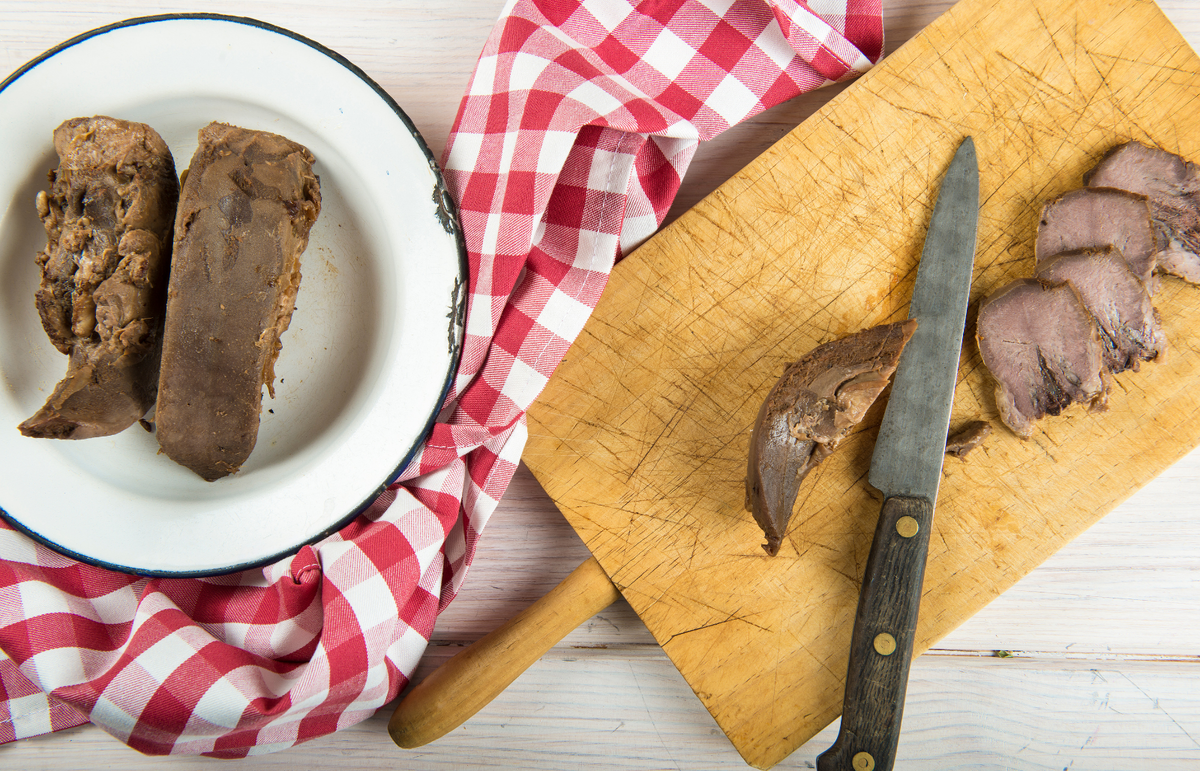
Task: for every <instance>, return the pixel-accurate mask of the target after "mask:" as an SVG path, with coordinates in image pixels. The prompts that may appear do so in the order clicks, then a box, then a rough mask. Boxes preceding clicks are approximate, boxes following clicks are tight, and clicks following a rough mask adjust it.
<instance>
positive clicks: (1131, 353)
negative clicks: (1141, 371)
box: [1037, 247, 1167, 374]
mask: <svg viewBox="0 0 1200 771" xmlns="http://www.w3.org/2000/svg"><path fill="white" fill-rule="evenodd" d="M1037 277H1038V278H1040V279H1041V280H1042V281H1044V282H1046V283H1049V284H1062V283H1066V282H1070V283H1071V285H1072V286H1074V287H1075V291H1077V292H1078V293H1079V296H1080V298H1081V299H1082V300H1083V304H1084V306H1085V307H1087V309H1088V311H1089V312H1090V313H1091V314H1092V317H1093V318H1094V319H1095V320H1096V324H1097V326H1098V327H1099V330H1100V344H1101V347H1102V348H1103V351H1104V366H1105V368H1107V369H1108V371H1109V372H1111V373H1113V374H1117V373H1119V372H1124V371H1125V370H1127V369H1132V370H1137V369H1138V368H1139V367H1140V366H1141V363H1142V362H1143V361H1151V360H1152V359H1156V358H1158V357H1159V356H1162V355H1163V354H1164V353H1165V352H1166V350H1167V338H1166V335H1165V334H1164V333H1163V329H1162V321H1161V319H1160V318H1159V315H1158V311H1156V310H1155V309H1154V305H1153V304H1152V302H1151V300H1150V293H1149V292H1148V291H1146V286H1145V284H1143V283H1142V282H1141V281H1140V280H1138V277H1137V276H1135V275H1133V271H1131V270H1130V269H1129V263H1127V262H1126V261H1125V258H1124V257H1122V256H1121V254H1120V252H1118V251H1117V250H1116V249H1113V248H1111V247H1110V248H1108V249H1102V250H1081V251H1076V252H1067V253H1066V254H1060V255H1058V256H1056V257H1051V258H1050V259H1047V260H1044V261H1042V262H1041V263H1039V264H1038V267H1037Z"/></svg>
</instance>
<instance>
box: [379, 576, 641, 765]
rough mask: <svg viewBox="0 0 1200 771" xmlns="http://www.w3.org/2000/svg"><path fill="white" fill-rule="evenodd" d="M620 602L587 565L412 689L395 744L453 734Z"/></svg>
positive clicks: (396, 715) (399, 710) (395, 720)
mask: <svg viewBox="0 0 1200 771" xmlns="http://www.w3.org/2000/svg"><path fill="white" fill-rule="evenodd" d="M620 596H621V593H620V592H619V591H617V587H616V586H614V585H613V582H612V581H610V580H609V578H608V575H607V574H606V573H605V572H604V569H603V568H601V567H600V563H599V562H597V561H596V558H595V557H592V558H591V559H589V560H587V561H586V562H584V563H583V564H582V565H580V566H579V567H577V568H575V570H574V571H573V572H572V573H571V575H569V576H567V577H566V578H564V579H563V581H562V583H560V584H559V585H558V586H556V587H554V588H553V589H551V590H550V592H549V593H548V594H547V595H546V596H545V597H543V598H541V599H540V600H538V601H537V602H535V603H533V604H532V605H530V606H529V607H528V608H526V609H525V610H523V611H521V613H520V614H518V615H517V616H516V617H515V618H513V619H512V620H511V621H509V622H507V623H506V624H504V625H503V626H501V627H500V628H499V629H496V630H495V631H493V632H490V633H488V634H487V635H486V636H484V637H482V638H480V639H479V640H477V641H476V642H475V643H473V644H472V645H470V646H469V647H467V648H466V649H464V650H463V651H461V652H460V653H458V654H456V655H455V656H454V658H452V659H450V660H449V661H447V662H446V663H444V664H442V665H441V666H440V667H438V668H437V669H435V670H434V671H433V672H432V673H431V674H430V675H429V676H428V677H426V678H425V679H424V680H422V681H421V682H420V683H418V684H417V685H416V686H414V687H413V688H412V690H410V691H409V692H408V695H406V696H405V697H404V699H403V700H402V701H401V702H400V703H399V704H398V705H397V706H396V710H395V711H394V712H393V713H392V719H391V721H389V722H388V733H389V734H390V735H391V737H392V741H394V742H396V744H397V745H399V746H400V747H403V748H404V749H406V750H407V749H413V748H414V747H420V746H422V745H425V744H428V743H429V742H431V741H433V740H435V739H438V738H440V737H442V736H445V735H446V734H447V733H449V732H450V731H453V730H454V729H455V728H457V727H458V726H460V725H462V724H463V723H464V722H466V721H467V720H468V719H469V718H470V717H471V716H472V715H474V714H475V713H476V712H478V711H479V710H481V709H483V708H484V707H485V706H487V704H488V703H489V702H491V700H492V699H494V698H496V697H497V696H499V695H500V693H501V691H503V690H504V689H505V688H507V687H508V686H509V684H510V683H512V681H513V680H516V679H517V677H519V676H520V674H521V673H522V672H524V671H525V670H526V669H528V668H529V666H530V665H531V664H533V663H534V662H535V661H537V660H538V659H540V658H541V657H542V655H543V654H545V653H546V651H548V650H550V649H551V648H553V647H554V646H555V645H556V644H557V643H558V642H559V641H560V640H562V638H564V637H566V636H567V634H568V633H569V632H570V631H571V630H572V629H575V628H576V627H578V626H579V625H580V624H582V623H583V622H584V621H587V620H588V619H589V618H591V617H592V616H594V615H596V614H597V613H599V612H600V611H602V610H604V609H605V608H607V607H608V606H609V605H611V604H613V603H614V602H616V601H617V599H618V598H619V597H620Z"/></svg>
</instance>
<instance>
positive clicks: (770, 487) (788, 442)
mask: <svg viewBox="0 0 1200 771" xmlns="http://www.w3.org/2000/svg"><path fill="white" fill-rule="evenodd" d="M916 328H917V322H916V321H913V320H911V319H910V320H908V321H905V322H898V323H895V324H885V325H882V326H878V327H872V328H870V329H866V330H863V331H862V332H858V333H856V334H853V335H850V336H848V337H844V338H841V339H840V340H834V341H832V342H829V343H825V344H824V345H820V346H817V347H816V348H814V349H813V350H812V351H810V352H809V353H808V354H807V355H805V356H804V357H803V358H802V359H800V360H799V361H797V362H795V363H794V364H791V365H790V366H788V368H787V369H786V370H785V371H784V373H783V376H782V377H780V379H779V380H778V381H777V382H776V383H775V385H774V387H772V388H771V391H770V393H768V394H767V398H766V400H764V401H763V404H762V407H761V408H760V409H759V411H758V418H757V420H756V421H755V423H754V432H753V435H752V436H751V439H750V457H749V462H748V464H747V469H746V508H747V509H748V510H749V511H750V512H751V513H752V514H753V515H754V519H755V521H756V522H758V525H759V527H761V528H762V529H763V533H764V534H765V535H766V537H767V542H766V544H764V545H763V548H764V549H765V550H766V551H767V554H770V555H772V556H774V555H775V554H777V553H778V552H779V545H780V544H781V543H782V541H783V534H784V532H785V531H786V530H787V524H788V521H789V520H790V519H791V516H792V507H793V506H794V505H795V503H796V494H797V492H798V490H799V488H800V482H801V481H802V480H803V479H804V477H805V476H807V475H808V473H809V472H810V471H812V470H813V468H815V467H816V466H817V464H818V463H820V462H821V461H822V460H824V459H825V458H827V457H829V455H830V453H832V452H833V451H834V449H836V448H837V446H838V444H839V443H840V442H841V441H842V440H843V439H844V438H845V437H846V436H847V435H848V434H849V433H850V431H851V430H852V429H853V428H854V427H855V426H856V425H858V423H859V422H860V421H861V420H862V419H863V416H864V415H865V414H866V412H867V409H869V408H870V406H871V405H872V404H874V403H875V399H876V398H877V397H878V396H879V394H880V393H882V392H883V389H884V388H886V387H887V385H888V382H889V379H890V378H891V376H892V373H894V372H895V371H896V365H897V364H898V363H899V362H900V353H901V352H902V351H903V350H904V346H905V345H906V344H907V343H908V340H909V338H910V337H912V334H913V332H914V331H916Z"/></svg>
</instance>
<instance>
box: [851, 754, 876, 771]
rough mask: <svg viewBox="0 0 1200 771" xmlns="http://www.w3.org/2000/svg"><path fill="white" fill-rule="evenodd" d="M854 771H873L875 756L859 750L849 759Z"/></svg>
mask: <svg viewBox="0 0 1200 771" xmlns="http://www.w3.org/2000/svg"><path fill="white" fill-rule="evenodd" d="M851 764H852V768H853V769H854V771H875V758H873V757H871V753H869V752H860V753H858V754H857V755H855V756H854V760H853V761H851Z"/></svg>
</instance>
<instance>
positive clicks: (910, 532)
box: [896, 517, 921, 538]
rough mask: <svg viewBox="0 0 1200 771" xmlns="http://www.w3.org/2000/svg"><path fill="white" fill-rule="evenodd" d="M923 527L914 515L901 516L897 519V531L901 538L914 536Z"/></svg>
mask: <svg viewBox="0 0 1200 771" xmlns="http://www.w3.org/2000/svg"><path fill="white" fill-rule="evenodd" d="M920 529H921V525H920V523H918V522H917V520H915V519H913V518H912V517H900V519H898V520H896V532H897V533H899V534H900V537H901V538H912V537H913V536H914V535H916V534H917V531H918V530H920Z"/></svg>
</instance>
